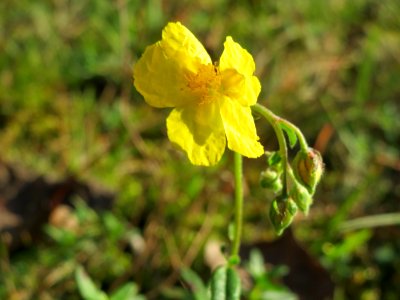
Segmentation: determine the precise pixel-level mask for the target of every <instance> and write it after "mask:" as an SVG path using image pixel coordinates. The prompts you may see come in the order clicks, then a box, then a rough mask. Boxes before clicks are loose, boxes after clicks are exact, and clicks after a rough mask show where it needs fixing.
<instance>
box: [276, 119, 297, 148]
mask: <svg viewBox="0 0 400 300" xmlns="http://www.w3.org/2000/svg"><path fill="white" fill-rule="evenodd" d="M279 125H280V127H281V128H282V130H283V131H285V132H286V135H287V137H288V139H289V146H290V148H293V147H294V146H296V143H297V135H296V132H295V131H294V130H293V128H292V127H289V126H287V125H286V124H285V123H279Z"/></svg>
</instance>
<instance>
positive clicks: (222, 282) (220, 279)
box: [210, 266, 226, 300]
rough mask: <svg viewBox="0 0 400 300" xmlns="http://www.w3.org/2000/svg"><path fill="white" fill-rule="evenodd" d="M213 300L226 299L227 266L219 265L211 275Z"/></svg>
mask: <svg viewBox="0 0 400 300" xmlns="http://www.w3.org/2000/svg"><path fill="white" fill-rule="evenodd" d="M210 288H211V300H225V299H226V267H225V266H223V267H218V268H217V269H216V270H215V271H214V272H213V274H212V277H211V284H210Z"/></svg>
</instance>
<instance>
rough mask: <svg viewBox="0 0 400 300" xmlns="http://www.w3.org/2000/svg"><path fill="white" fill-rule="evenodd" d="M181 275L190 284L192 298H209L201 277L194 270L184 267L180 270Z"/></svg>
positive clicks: (198, 299)
mask: <svg viewBox="0 0 400 300" xmlns="http://www.w3.org/2000/svg"><path fill="white" fill-rule="evenodd" d="M181 275H182V277H183V279H184V280H185V281H186V282H187V283H189V284H190V286H191V289H192V291H193V294H194V299H196V300H206V299H209V297H208V294H207V288H206V286H205V285H204V283H203V281H202V280H201V278H200V277H199V276H198V275H197V274H196V273H195V272H193V271H192V270H190V269H188V268H184V269H183V270H182V271H181Z"/></svg>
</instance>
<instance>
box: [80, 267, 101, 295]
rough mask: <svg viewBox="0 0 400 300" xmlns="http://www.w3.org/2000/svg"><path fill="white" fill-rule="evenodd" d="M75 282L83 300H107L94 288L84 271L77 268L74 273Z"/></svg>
mask: <svg viewBox="0 0 400 300" xmlns="http://www.w3.org/2000/svg"><path fill="white" fill-rule="evenodd" d="M75 281H76V283H77V284H78V289H79V293H80V294H81V296H82V298H83V299H84V300H107V299H108V297H107V295H106V294H105V293H104V292H103V291H102V290H100V289H98V288H97V287H96V285H95V284H94V282H93V281H92V280H91V279H90V277H89V276H88V274H87V273H86V272H85V270H84V269H83V268H82V267H81V266H78V267H77V269H76V271H75Z"/></svg>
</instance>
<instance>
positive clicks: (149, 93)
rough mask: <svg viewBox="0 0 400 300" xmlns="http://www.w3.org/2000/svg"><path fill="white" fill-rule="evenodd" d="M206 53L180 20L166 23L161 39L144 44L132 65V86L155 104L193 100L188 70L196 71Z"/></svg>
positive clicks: (181, 103) (206, 58) (149, 101)
mask: <svg viewBox="0 0 400 300" xmlns="http://www.w3.org/2000/svg"><path fill="white" fill-rule="evenodd" d="M207 63H211V59H210V56H209V55H208V53H207V51H206V50H205V49H204V47H203V46H202V44H201V43H200V42H199V41H198V40H197V39H196V37H195V36H194V35H193V34H192V33H191V32H190V31H189V30H188V29H187V28H186V27H184V26H183V25H182V24H181V23H179V22H177V23H169V24H168V25H167V26H166V27H165V28H164V30H163V33H162V40H161V41H159V42H157V43H155V44H153V45H151V46H149V47H147V48H146V50H145V52H144V53H143V55H142V57H141V58H140V59H139V60H138V62H137V63H136V64H135V66H134V70H133V76H134V85H135V87H136V89H137V90H138V91H139V92H140V93H141V94H142V95H143V97H144V99H145V100H146V102H147V103H148V104H150V105H152V106H155V107H174V106H182V105H186V104H188V103H189V102H191V101H195V99H194V96H193V92H192V91H191V90H190V89H189V88H188V82H187V80H188V79H187V78H188V74H193V73H197V71H198V69H199V68H200V66H201V64H207Z"/></svg>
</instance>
